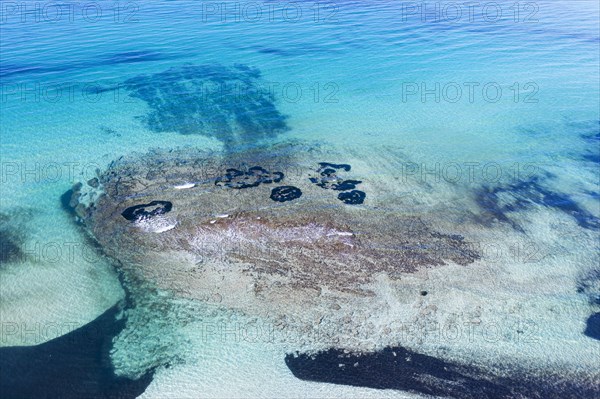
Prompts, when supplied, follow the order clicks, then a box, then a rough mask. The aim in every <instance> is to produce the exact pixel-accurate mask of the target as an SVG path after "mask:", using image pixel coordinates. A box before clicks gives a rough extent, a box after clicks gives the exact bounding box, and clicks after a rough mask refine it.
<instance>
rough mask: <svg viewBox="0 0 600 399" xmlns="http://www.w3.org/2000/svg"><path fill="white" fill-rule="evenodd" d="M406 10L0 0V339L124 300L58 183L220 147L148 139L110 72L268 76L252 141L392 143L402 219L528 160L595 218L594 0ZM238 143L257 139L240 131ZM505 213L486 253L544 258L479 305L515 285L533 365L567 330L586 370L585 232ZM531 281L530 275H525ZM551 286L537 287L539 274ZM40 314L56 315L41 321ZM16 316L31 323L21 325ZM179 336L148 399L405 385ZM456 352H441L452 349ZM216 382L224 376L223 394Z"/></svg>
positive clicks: (558, 214) (140, 106) (455, 206)
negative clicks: (179, 351) (162, 153)
mask: <svg viewBox="0 0 600 399" xmlns="http://www.w3.org/2000/svg"><path fill="white" fill-rule="evenodd" d="M484 4H485V5H486V6H485V7H484ZM415 5H420V6H423V3H411V2H401V1H372V2H364V1H340V2H298V3H283V2H216V1H215V2H208V1H180V0H177V1H166V0H164V1H149V2H121V3H115V2H112V1H98V2H90V3H87V2H82V3H77V5H73V6H68V5H67V4H62V3H61V5H60V6H59V5H58V3H46V2H34V1H25V2H18V3H13V2H4V1H3V2H2V4H1V7H2V10H1V12H2V15H1V26H0V34H1V39H0V40H1V46H2V47H1V60H0V78H1V83H2V86H1V87H2V92H1V97H2V98H1V99H0V100H1V101H0V104H1V107H2V108H1V114H0V116H1V130H0V144H1V156H2V159H1V163H2V173H1V179H2V180H1V191H2V196H1V203H0V212H1V213H2V214H3V215H6V221H5V222H3V225H2V228H3V229H5V230H7V231H8V230H10V229H12V230H15V231H18V232H20V233H22V234H23V237H24V238H23V239H22V246H23V248H25V252H26V256H25V257H24V259H21V260H20V261H19V262H16V263H15V262H7V263H6V265H3V266H2V268H0V276H1V280H0V293H1V297H2V302H1V304H0V317H1V319H2V323H3V334H2V336H1V337H0V338H1V341H0V344H1V345H2V346H12V345H32V344H36V343H41V342H44V341H47V340H49V339H51V338H54V337H56V336H60V335H62V334H64V333H65V332H66V330H69V329H73V328H76V327H78V326H81V325H84V324H86V323H88V322H90V321H91V320H93V319H94V318H95V317H97V316H98V315H100V314H101V313H103V312H104V311H105V310H106V309H108V308H109V307H111V306H112V305H113V304H114V303H116V302H117V301H119V300H120V299H122V298H123V295H124V293H123V289H122V288H121V286H120V284H119V281H118V278H117V275H116V273H115V272H114V271H113V269H112V267H111V264H110V261H109V260H107V259H103V258H101V257H98V256H97V255H93V254H94V252H93V251H92V249H91V246H90V245H91V244H90V243H89V242H88V241H86V240H85V238H84V236H83V235H82V234H81V231H80V230H79V229H78V228H77V226H75V225H74V224H73V223H72V221H71V220H70V218H69V216H68V215H67V214H66V213H65V212H64V211H63V210H62V209H61V206H60V201H59V197H60V195H61V194H63V193H64V192H65V190H66V189H68V188H69V187H70V185H71V184H72V183H74V182H76V181H80V180H82V179H86V180H87V179H88V178H90V177H92V176H93V175H94V173H95V170H96V168H100V169H103V168H105V167H106V166H107V165H108V164H109V163H110V162H111V161H112V160H114V159H116V158H118V157H119V156H121V155H124V154H127V153H130V152H132V151H145V150H147V149H149V148H153V147H175V146H185V145H191V146H198V147H202V148H215V149H220V148H222V147H223V142H222V141H219V139H218V138H217V137H215V134H208V135H195V134H187V135H184V134H180V133H181V132H178V131H165V132H156V131H153V130H152V129H151V128H150V127H149V126H148V124H146V123H144V121H143V119H141V118H140V116H143V115H146V114H147V112H148V110H149V105H148V104H147V102H145V101H144V100H143V99H140V98H134V97H132V96H129V95H128V94H129V91H128V88H127V84H126V82H127V81H128V80H129V79H133V78H136V77H139V76H140V75H148V76H152V75H154V74H158V73H161V72H164V71H166V70H168V69H169V68H180V67H182V66H184V65H188V64H191V65H215V64H218V65H223V66H226V67H231V66H232V65H234V64H244V65H247V66H250V67H253V68H258V69H259V70H260V72H261V76H262V83H261V85H263V86H261V88H263V87H264V88H269V89H272V91H273V94H274V98H275V105H276V107H277V109H278V110H279V112H280V113H281V114H282V115H287V119H286V120H285V123H286V124H287V126H288V128H289V129H287V131H285V132H282V133H280V134H278V135H276V137H274V138H270V139H266V142H267V143H268V142H270V141H273V142H275V141H284V140H293V139H299V140H308V141H312V142H318V143H322V144H323V145H330V146H333V147H339V148H342V149H346V150H347V151H349V152H352V153H353V154H360V156H363V157H365V158H373V159H377V158H378V157H382V162H384V161H383V155H384V154H383V153H382V150H381V149H382V148H388V149H389V148H393V149H395V151H396V152H390V153H387V154H385V156H387V157H389V156H391V155H390V154H403V156H404V158H402V159H401V160H400V165H404V166H406V168H404V167H399V168H398V169H397V170H396V171H395V172H394V173H396V175H395V176H388V177H391V178H398V181H399V187H398V190H399V194H400V195H399V197H398V198H399V201H404V203H406V205H407V207H409V208H410V204H411V201H412V203H414V204H415V206H414V208H412V209H411V212H414V213H415V214H419V213H422V214H428V215H431V214H433V215H439V219H440V220H441V221H440V223H442V224H443V223H448V224H451V223H458V222H457V220H460V215H467V214H468V213H469V212H475V211H476V204H475V203H474V202H473V201H472V200H468V198H472V197H473V192H474V190H476V189H478V188H480V187H482V186H490V185H494V184H500V183H502V184H516V183H517V182H518V181H522V180H527V178H529V177H532V176H545V174H546V172H547V173H550V174H552V177H551V178H544V183H543V184H544V186H545V187H547V188H548V189H549V190H551V191H552V192H554V193H558V194H560V195H559V196H562V198H563V200H564V196H565V195H566V196H568V197H569V198H570V199H571V200H573V201H575V202H576V203H577V205H578V206H579V207H580V209H583V210H584V211H585V212H587V214H588V215H590V218H592V219H593V218H598V217H600V200H599V192H600V190H599V187H598V184H599V179H600V175H599V171H598V166H599V164H598V162H599V161H598V157H599V156H600V155H599V154H598V152H599V151H600V149H599V148H598V147H599V145H600V144H599V142H598V139H597V138H596V139H594V135H597V134H598V132H599V125H598V121H600V103H599V99H600V83H599V81H600V69H599V68H598V66H599V65H600V59H599V58H600V55H599V51H598V48H599V45H600V39H599V25H598V18H599V5H598V3H597V2H595V1H592V0H590V1H587V0H578V1H562V0H557V1H536V2H528V3H525V2H522V3H515V2H508V1H506V2H499V3H482V5H481V6H474V8H471V9H470V8H469V7H467V6H465V5H461V4H459V3H452V2H446V1H443V2H436V3H434V2H431V3H427V4H426V6H425V7H427V9H428V10H436V7H439V8H437V10H438V14H437V16H436V15H434V14H431V13H427V14H426V15H425V16H423V15H421V14H420V13H419V11H418V10H415V8H414V6H415ZM457 5H458V8H457ZM458 9H460V12H461V13H462V15H461V17H460V18H456V17H455V16H456V15H457V14H456V13H457V10H458ZM257 10H260V12H258V11H257ZM498 10H500V12H501V14H502V15H501V16H499V17H496V15H497V13H496V12H497V11H498ZM516 10H518V12H517V11H516ZM470 12H471V14H470ZM436 19H437V20H436ZM150 79H152V78H150ZM163 83H164V82H163ZM166 83H167V84H168V83H169V82H166ZM100 88H101V89H105V88H110V90H106V91H98V89H100ZM470 88H471V89H472V90H471V89H470ZM183 103H184V101H182V102H181V104H179V106H183ZM249 117H250V118H252V117H255V115H249ZM262 142H263V143H264V142H265V140H263V141H262ZM242 144H244V145H254V144H257V142H256V141H254V140H253V136H252V135H249V136H247V137H246V138H245V139H244V141H243V143H242ZM385 162H389V158H386V160H385ZM469 165H470V166H469ZM498 171H500V175H499V176H498V177H497V178H494V177H493V176H495V175H496V173H498ZM421 172H423V174H422V173H421ZM471 172H472V174H471ZM382 173H383V174H386V173H387V174H389V173H391V172H390V171H389V170H384V171H382ZM392 174H393V173H392ZM419 190H421V191H419ZM538 205H539V204H538ZM538 208H539V209H538ZM457 215H458V216H457ZM512 217H513V218H514V219H515V220H517V221H518V222H519V223H520V224H521V225H523V226H526V228H525V230H526V233H527V235H526V237H527V238H526V239H524V238H523V236H517V235H515V236H514V237H517V238H514V237H513V236H511V237H497V236H494V235H495V234H498V232H497V231H494V230H490V231H489V232H488V233H486V231H485V229H483V230H482V231H481V232H480V234H481V235H482V237H486V238H485V239H489V240H492V241H493V242H497V243H499V244H498V245H500V246H502V245H504V244H506V242H508V241H510V240H513V241H514V240H521V241H520V242H525V243H526V244H527V245H529V244H531V243H533V244H534V245H535V248H537V249H539V248H543V250H544V251H546V252H544V255H545V256H544V257H543V260H541V261H539V262H535V263H533V264H529V265H523V264H522V263H525V262H521V261H522V260H523V259H519V261H518V262H514V261H512V262H511V260H510V259H504V258H502V261H501V263H502V264H503V265H504V266H505V267H507V268H508V269H507V270H509V271H510V273H512V276H513V277H515V276H516V277H515V279H516V280H519V281H520V282H521V283H522V286H519V287H515V286H513V287H508V288H506V289H505V290H504V291H502V293H498V298H499V299H498V303H502V301H505V299H503V297H502V296H503V295H510V293H511V292H513V291H511V290H514V292H517V293H519V292H521V291H525V292H529V293H531V294H532V298H530V299H531V301H532V302H533V303H534V304H535V305H532V309H529V310H528V311H523V318H528V317H533V318H534V319H535V320H536V322H537V323H539V325H543V326H544V328H542V331H541V332H540V336H541V337H542V338H543V339H544V340H545V339H550V338H549V337H553V339H555V341H552V340H550V341H549V342H555V343H551V344H548V345H549V346H541V347H538V348H536V349H531V350H532V351H533V352H536V351H537V352H536V353H538V354H537V355H535V356H534V355H532V358H535V359H540V358H542V359H543V356H541V355H539V353H547V352H548V348H559V351H558V352H559V353H561V352H560V348H562V346H561V345H564V343H565V342H571V343H572V344H573V347H574V348H575V349H573V354H572V355H571V356H567V357H568V358H569V362H573V363H577V361H578V360H577V359H578V358H579V361H580V362H581V368H585V367H587V366H588V365H589V364H591V363H593V355H591V354H593V353H596V354H597V353H598V351H599V350H600V346H598V343H597V342H598V341H597V340H593V339H591V338H589V337H586V336H585V335H583V334H582V333H581V332H582V331H583V330H584V329H585V318H586V315H589V314H591V313H592V312H594V309H595V311H596V312H597V311H598V310H597V308H594V307H593V306H592V305H590V304H589V303H588V299H587V298H586V297H585V296H583V295H581V294H580V293H579V294H578V293H577V292H576V286H577V281H578V280H577V279H578V277H579V276H581V275H582V274H585V273H587V272H589V271H590V270H593V269H594V268H596V270H597V263H596V262H597V261H598V258H597V256H596V251H597V250H598V239H599V236H598V229H597V228H595V229H594V228H585V227H583V226H582V225H581V224H577V222H576V220H575V218H572V217H569V213H568V212H564V211H562V210H560V208H557V207H552V206H547V203H546V206H542V205H541V206H539V207H536V208H535V209H534V210H533V211H532V210H528V211H523V212H522V214H521V213H517V214H514V215H512ZM486 234H488V235H487V236H486ZM523 240H524V241H523ZM90 254H92V255H90ZM505 264H512V268H511V266H506V265H505ZM536 277H537V278H539V280H541V281H542V280H543V281H544V283H539V284H538V285H536V283H535V278H536ZM552 279H554V281H555V283H554V288H553V286H552V284H550V283H548V282H547V281H546V280H552ZM455 284H456V285H457V287H458V286H460V283H459V282H456V283H455ZM465 285H468V284H466V283H465ZM532 287H534V288H532ZM535 287H537V288H539V290H538V289H537V288H535ZM457 290H458V291H457V292H460V288H458V289H457ZM482 291H484V292H485V288H482ZM517 293H514V295H520V294H517ZM501 297H502V298H501ZM455 299H456V301H457V302H460V301H461V300H462V299H461V298H459V297H457V298H455ZM504 303H506V302H504ZM552 307H555V308H559V309H562V310H561V311H560V312H562V313H560V314H561V315H563V316H564V315H567V314H568V315H571V318H569V319H568V322H567V321H564V320H563V322H562V324H561V325H560V326H559V327H556V328H555V329H552V328H551V327H549V328H548V329H545V327H547V326H550V325H552V323H553V319H552V317H551V316H548V314H546V313H545V312H546V310H547V308H552ZM456 308H457V312H459V310H458V308H460V306H458V305H457V306H456ZM503 311H507V310H506V309H503ZM507 312H508V311H507ZM571 322H572V323H576V324H575V325H572V324H570V323H571ZM51 323H56V324H57V325H59V326H60V328H59V329H57V328H45V327H47V326H49V325H50V324H51ZM568 325H570V327H569V326H568ZM13 326H17V327H16V328H17V331H18V332H17V333H15V332H14V330H13V329H12V328H13ZM569 328H570V329H569ZM31 329H33V330H34V331H36V332H35V333H26V332H27V331H31ZM24 331H25V333H24ZM157 334H158V333H157ZM182 334H184V335H188V334H191V333H190V331H185V332H183V333H182ZM191 335H194V334H191ZM192 341H193V340H192ZM193 342H197V343H198V347H196V348H189V352H191V353H194V354H196V355H197V354H198V353H201V355H197V356H198V357H199V359H196V361H195V362H194V361H190V362H189V363H188V366H187V367H183V366H182V367H180V368H173V369H170V370H163V371H162V372H160V373H158V375H157V376H156V378H155V380H154V382H153V383H152V384H151V385H150V387H149V388H148V390H147V394H148V397H158V396H160V397H165V395H172V396H177V392H184V393H185V394H184V395H187V394H189V395H191V393H193V392H195V393H196V394H197V393H198V389H199V388H198V387H201V389H202V392H204V395H205V396H206V397H216V396H230V397H231V396H240V397H244V396H253V397H254V396H263V397H271V396H274V395H283V394H282V393H281V392H283V391H284V390H289V391H286V392H288V393H287V395H288V396H311V397H312V396H331V397H334V396H340V397H348V396H357V397H358V396H360V397H364V396H367V395H373V396H377V397H381V395H384V394H385V395H390V396H395V397H415V396H414V395H412V394H408V393H403V392H395V391H385V393H382V391H376V390H369V389H367V388H352V387H347V386H332V385H327V384H317V383H307V382H303V381H300V380H297V379H294V378H293V377H292V376H291V374H290V373H289V371H287V369H285V365H284V364H283V357H278V356H279V352H277V350H276V348H271V347H269V348H265V347H264V346H260V345H234V344H231V345H223V344H222V343H219V344H215V345H203V341H201V340H196V341H193ZM554 345H556V346H554ZM436 346H439V342H438V343H436V342H429V343H428V342H425V343H423V347H422V348H423V350H429V351H431V350H432V349H431V348H434V347H436ZM456 346H457V347H458V349H456V352H455V353H461V354H462V353H463V352H468V351H469V349H468V346H461V345H459V344H457V345H456ZM482 347H485V345H482ZM465 348H466V349H465ZM478 350H479V349H478ZM497 350H498V351H499V352H500V354H502V351H503V350H504V349H502V348H501V349H497ZM518 351H519V349H518V348H515V347H510V345H507V347H506V352H507V353H511V354H514V353H516V352H518ZM475 352H476V351H475ZM240 353H241V355H240ZM234 354H235V356H234ZM536 356H537V357H536ZM540 356H541V357H540ZM548 356H549V357H548V359H554V356H550V355H548ZM192 357H193V356H192ZM211 359H212V360H211ZM541 361H543V360H541ZM547 361H548V362H550V361H552V360H547ZM233 363H236V364H239V365H240V367H237V368H232V367H231V364H233ZM199 370H201V371H199ZM240 370H244V371H240ZM198 373H199V374H198ZM191 375H192V376H194V377H193V378H191V377H190V376H191ZM257 375H260V376H266V375H272V376H273V377H272V378H268V379H262V377H260V378H258V377H257ZM226 381H234V382H235V383H233V384H229V387H228V388H227V389H225V388H224V384H225V383H226ZM178 390H180V391H178Z"/></svg>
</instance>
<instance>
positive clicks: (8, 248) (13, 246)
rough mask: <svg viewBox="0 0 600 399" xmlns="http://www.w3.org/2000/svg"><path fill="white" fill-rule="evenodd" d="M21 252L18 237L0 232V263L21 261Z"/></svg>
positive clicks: (4, 231)
mask: <svg viewBox="0 0 600 399" xmlns="http://www.w3.org/2000/svg"><path fill="white" fill-rule="evenodd" d="M23 257H24V254H23V250H22V249H21V245H20V243H19V240H18V237H16V236H15V235H14V234H12V233H10V232H9V231H6V230H0V262H1V263H10V262H16V261H19V260H22V259H23Z"/></svg>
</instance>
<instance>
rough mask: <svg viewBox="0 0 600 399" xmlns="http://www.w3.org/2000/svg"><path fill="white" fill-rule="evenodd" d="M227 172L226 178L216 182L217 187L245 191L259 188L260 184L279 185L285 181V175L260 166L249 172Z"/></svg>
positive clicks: (250, 169)
mask: <svg viewBox="0 0 600 399" xmlns="http://www.w3.org/2000/svg"><path fill="white" fill-rule="evenodd" d="M225 172H226V173H225V175H224V176H220V177H218V178H217V179H216V180H215V185H216V186H223V187H229V188H236V189H243V188H250V187H258V186H259V185H260V184H271V183H279V182H280V181H281V180H283V173H281V172H269V171H268V170H266V169H265V168H262V167H260V166H253V167H251V168H248V170H247V171H242V170H239V169H235V168H230V169H227V170H226V171H225Z"/></svg>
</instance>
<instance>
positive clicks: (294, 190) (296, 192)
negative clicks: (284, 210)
mask: <svg viewBox="0 0 600 399" xmlns="http://www.w3.org/2000/svg"><path fill="white" fill-rule="evenodd" d="M301 196H302V191H301V190H300V189H299V188H298V187H294V186H280V187H275V188H274V189H273V190H271V199H272V200H273V201H277V202H286V201H292V200H295V199H297V198H300V197H301Z"/></svg>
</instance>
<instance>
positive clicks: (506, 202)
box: [475, 177, 600, 231]
mask: <svg viewBox="0 0 600 399" xmlns="http://www.w3.org/2000/svg"><path fill="white" fill-rule="evenodd" d="M475 201H476V202H477V204H478V205H479V207H480V208H481V209H483V210H484V211H485V212H486V213H487V214H488V216H492V217H493V218H495V219H497V220H498V221H501V222H506V223H509V224H510V225H512V226H513V228H515V229H516V230H519V231H523V229H522V228H521V227H520V226H519V225H518V224H517V223H516V222H514V221H513V220H511V219H510V217H509V214H510V213H512V212H518V211H521V210H525V209H528V208H530V207H532V206H533V205H541V206H545V207H549V208H554V209H556V210H559V211H561V212H564V213H566V214H568V215H570V216H572V217H573V218H574V219H575V220H576V221H577V224H579V225H580V226H581V227H583V228H586V229H598V228H600V219H599V218H597V217H595V216H594V215H592V214H591V213H590V212H588V211H587V210H585V209H583V208H581V207H580V206H579V205H578V204H577V203H576V202H575V201H574V200H573V199H572V198H571V196H569V195H568V194H563V193H559V192H556V191H552V190H550V189H548V188H546V187H544V186H542V184H541V179H540V178H539V177H532V178H530V179H528V180H525V181H520V182H518V183H515V184H508V185H506V186H499V187H487V186H484V187H482V188H481V189H479V190H478V191H477V192H476V193H475ZM484 222H485V223H489V222H490V220H489V219H488V220H484Z"/></svg>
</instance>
